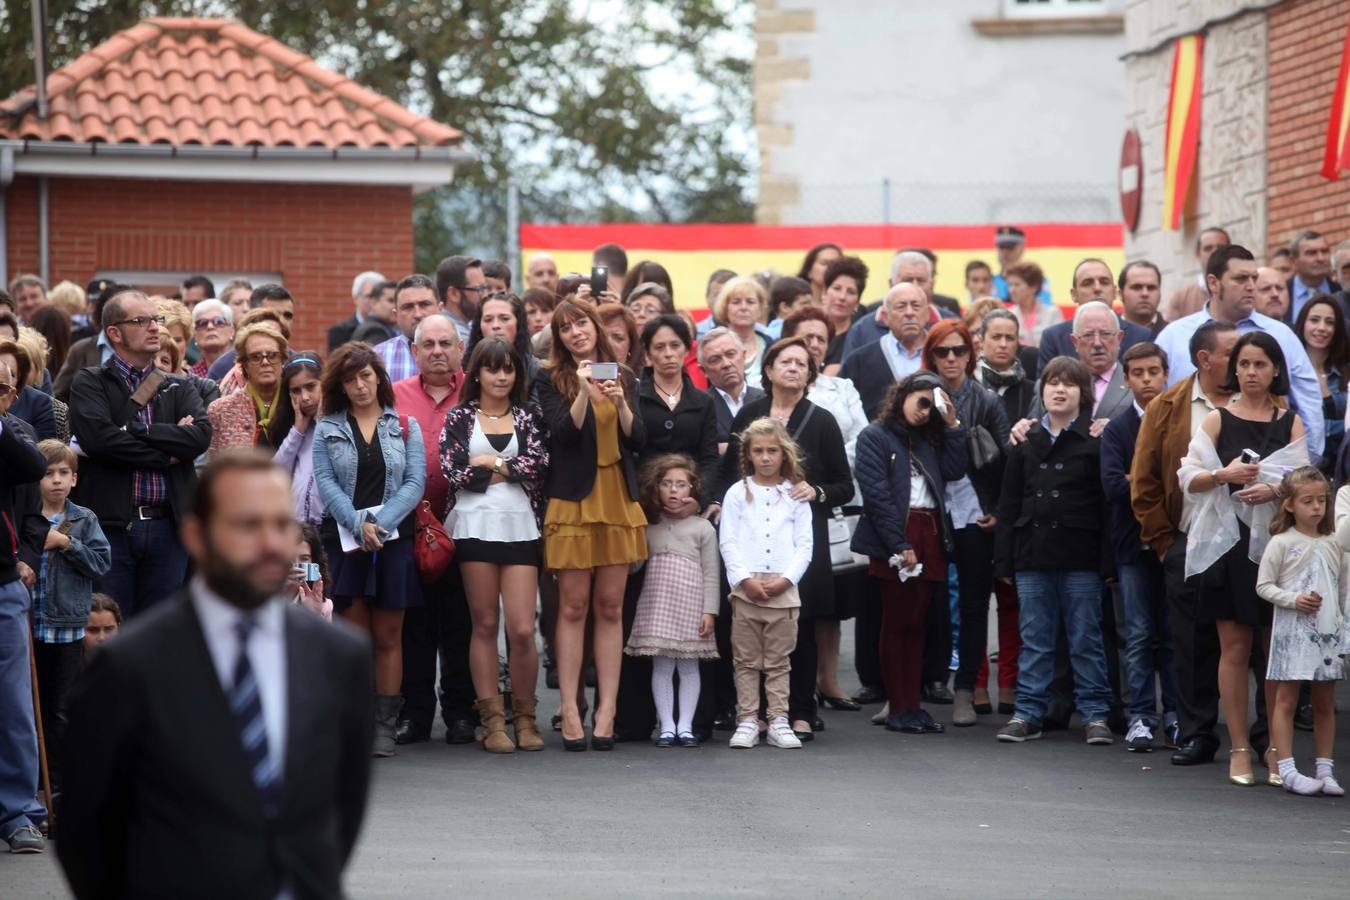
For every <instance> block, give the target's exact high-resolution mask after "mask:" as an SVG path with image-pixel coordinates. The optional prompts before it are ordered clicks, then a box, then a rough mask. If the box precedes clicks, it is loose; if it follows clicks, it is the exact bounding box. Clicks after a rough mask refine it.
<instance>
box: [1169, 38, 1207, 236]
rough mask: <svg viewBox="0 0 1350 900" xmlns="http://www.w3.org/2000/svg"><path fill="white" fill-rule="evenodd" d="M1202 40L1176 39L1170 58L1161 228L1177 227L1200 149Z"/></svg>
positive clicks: (1171, 228) (1179, 225)
mask: <svg viewBox="0 0 1350 900" xmlns="http://www.w3.org/2000/svg"><path fill="white" fill-rule="evenodd" d="M1204 42H1205V39H1204V38H1203V37H1202V36H1201V35H1198V34H1192V35H1188V36H1186V37H1183V38H1178V39H1177V44H1176V50H1175V51H1174V53H1173V56H1172V93H1171V97H1170V98H1169V99H1168V101H1167V143H1166V145H1165V148H1164V149H1165V152H1166V154H1167V156H1166V158H1165V159H1164V166H1163V203H1162V207H1163V228H1165V229H1169V230H1172V231H1175V230H1177V229H1178V228H1180V227H1181V218H1182V213H1183V211H1184V210H1185V208H1186V194H1187V192H1188V191H1189V190H1190V187H1191V175H1193V174H1194V173H1195V157H1196V153H1197V150H1198V149H1199V146H1200V73H1201V70H1202V69H1203V66H1204V59H1203V50H1204Z"/></svg>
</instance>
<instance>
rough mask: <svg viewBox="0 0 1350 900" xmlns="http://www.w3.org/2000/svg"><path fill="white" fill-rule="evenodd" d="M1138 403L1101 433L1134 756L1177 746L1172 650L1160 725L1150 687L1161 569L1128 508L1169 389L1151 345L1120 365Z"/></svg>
mask: <svg viewBox="0 0 1350 900" xmlns="http://www.w3.org/2000/svg"><path fill="white" fill-rule="evenodd" d="M1120 367H1121V368H1122V369H1124V370H1125V383H1126V385H1127V386H1128V387H1129V389H1130V393H1131V395H1132V397H1133V402H1132V403H1131V404H1130V407H1129V408H1128V409H1126V410H1124V411H1123V412H1121V413H1119V414H1118V415H1116V416H1114V417H1113V418H1112V419H1111V422H1110V424H1109V425H1107V426H1106V430H1105V431H1104V432H1102V489H1103V490H1104V491H1105V493H1106V502H1107V508H1108V526H1109V531H1110V541H1111V547H1112V549H1113V550H1114V551H1115V560H1116V579H1117V582H1118V584H1119V585H1120V590H1119V591H1117V592H1114V593H1115V597H1116V598H1117V599H1118V601H1119V606H1118V607H1117V608H1116V610H1115V613H1116V621H1117V622H1118V623H1120V626H1121V629H1122V630H1123V631H1124V632H1125V636H1124V637H1125V640H1124V647H1123V651H1124V666H1125V684H1124V685H1122V693H1123V694H1124V701H1125V705H1126V708H1127V711H1128V713H1129V716H1130V727H1129V731H1128V732H1127V733H1126V735H1125V748H1126V749H1127V750H1131V751H1134V752H1136V753H1147V752H1150V751H1152V750H1153V742H1154V737H1155V734H1156V732H1158V730H1159V727H1160V726H1161V727H1162V728H1164V729H1165V730H1166V732H1167V735H1166V737H1167V742H1168V743H1169V744H1171V745H1173V746H1175V744H1176V737H1177V727H1176V720H1177V714H1176V708H1177V706H1176V704H1177V699H1176V680H1175V677H1174V675H1173V672H1172V644H1171V641H1169V640H1166V639H1164V640H1162V641H1159V651H1158V660H1157V669H1158V672H1159V675H1160V679H1161V681H1162V711H1163V715H1162V717H1161V718H1159V716H1158V712H1157V705H1156V704H1157V701H1156V697H1157V689H1156V688H1155V686H1154V683H1153V671H1154V658H1153V645H1154V642H1155V641H1157V640H1158V638H1159V637H1160V636H1161V635H1165V634H1166V633H1167V629H1166V618H1165V616H1166V613H1165V610H1164V607H1163V597H1164V594H1163V567H1162V561H1161V560H1160V559H1158V557H1157V555H1156V554H1154V553H1152V552H1151V551H1150V550H1149V549H1148V548H1147V547H1145V546H1144V545H1143V544H1142V543H1141V542H1140V540H1139V521H1138V520H1137V519H1136V518H1135V517H1134V510H1133V509H1132V508H1131V506H1130V466H1131V465H1132V464H1133V463H1134V446H1135V442H1136V441H1137V440H1138V438H1139V423H1140V421H1141V420H1142V416H1143V411H1144V409H1145V408H1146V407H1147V406H1148V404H1149V401H1151V400H1152V399H1153V398H1154V397H1156V396H1158V394H1160V393H1162V391H1163V389H1165V388H1166V387H1167V354H1166V353H1164V352H1163V351H1162V350H1161V349H1160V348H1159V347H1158V345H1157V344H1154V343H1152V342H1149V343H1143V344H1135V345H1134V346H1133V347H1131V348H1130V349H1129V350H1126V351H1125V353H1124V355H1123V356H1122V357H1121V360H1120Z"/></svg>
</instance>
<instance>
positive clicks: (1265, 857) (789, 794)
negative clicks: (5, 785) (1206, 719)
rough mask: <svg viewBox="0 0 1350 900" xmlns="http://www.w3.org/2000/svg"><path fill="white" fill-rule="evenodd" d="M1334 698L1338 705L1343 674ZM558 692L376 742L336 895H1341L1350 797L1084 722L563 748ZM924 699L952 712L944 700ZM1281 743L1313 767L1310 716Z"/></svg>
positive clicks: (25, 866)
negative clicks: (491, 739)
mask: <svg viewBox="0 0 1350 900" xmlns="http://www.w3.org/2000/svg"><path fill="white" fill-rule="evenodd" d="M847 631H848V629H845V632H846V633H847ZM843 671H845V672H850V671H851V663H850V661H849V660H847V659H846V660H845V661H844V665H843ZM541 683H542V679H541ZM851 686H852V685H851V684H850V683H849V681H848V680H847V679H845V687H851ZM1338 699H1339V701H1340V702H1339V705H1340V707H1341V708H1342V709H1343V710H1344V709H1347V708H1350V688H1346V687H1344V686H1342V688H1341V690H1340V693H1339V697H1338ZM556 703H557V692H556V691H544V692H543V694H542V697H541V725H542V726H543V727H544V728H545V731H546V733H545V740H546V741H547V743H548V747H547V749H546V750H545V751H543V752H540V753H517V754H514V755H511V756H504V755H501V756H499V755H493V754H488V753H485V752H483V751H482V750H481V749H480V748H479V747H477V746H476V745H468V746H453V747H452V746H448V745H446V744H445V743H444V742H443V741H442V740H441V731H440V729H439V726H438V728H437V730H436V732H435V733H434V734H433V739H432V741H431V742H429V743H425V744H419V745H414V746H411V747H402V748H400V749H399V754H398V756H396V757H395V758H393V759H389V760H377V761H376V762H375V780H374V787H373V792H372V796H371V804H370V809H369V814H368V816H367V819H366V823H365V826H364V830H363V831H362V835H361V840H360V844H359V846H358V849H357V852H356V855H355V858H354V859H353V861H352V864H351V866H350V867H349V869H348V872H347V879H346V885H347V889H348V891H349V892H350V894H351V895H352V896H353V897H362V898H364V897H374V898H384V897H390V898H395V897H407V898H422V897H451V896H453V897H498V898H514V897H550V898H571V897H578V898H580V897H585V898H592V897H649V896H661V897H786V896H792V897H883V896H885V897H908V896H916V895H923V896H941V897H1066V898H1070V897H1084V896H1093V895H1097V896H1127V895H1128V896H1131V897H1140V896H1168V897H1188V898H1200V897H1225V898H1233V897H1262V898H1269V897H1298V898H1317V897H1328V898H1330V897H1335V898H1345V897H1347V896H1350V801H1347V800H1346V799H1332V798H1326V797H1316V798H1302V797H1295V796H1293V795H1291V794H1288V793H1286V792H1285V791H1283V790H1280V789H1278V788H1273V787H1268V786H1265V785H1259V786H1256V787H1247V788H1242V787H1234V786H1231V785H1229V784H1228V781H1227V778H1226V777H1225V776H1226V767H1225V766H1224V765H1222V764H1221V763H1216V764H1213V765H1207V766H1200V767H1195V768H1178V767H1174V766H1172V765H1170V764H1169V763H1168V754H1167V752H1166V751H1163V750H1159V751H1157V752H1154V753H1151V754H1137V753H1130V752H1127V751H1126V750H1125V749H1124V746H1123V744H1122V743H1120V742H1117V743H1116V744H1115V745H1113V746H1109V747H1089V746H1087V745H1086V744H1084V743H1083V736H1082V731H1081V729H1077V728H1075V729H1073V730H1070V731H1067V732H1055V733H1050V734H1047V735H1046V737H1045V738H1044V739H1043V740H1041V741H1038V742H1035V743H1028V744H1023V745H1005V744H999V743H997V742H996V741H995V740H994V732H995V730H996V729H997V728H998V726H999V725H1001V724H1002V721H1003V720H1002V717H1000V716H998V715H993V716H984V717H981V721H980V722H979V724H978V725H976V726H975V727H973V728H960V729H958V728H950V727H949V728H948V730H947V733H946V734H942V735H919V736H910V735H900V734H894V733H891V732H888V731H886V730H885V729H883V728H880V727H877V726H873V725H871V724H870V723H869V718H870V713H871V712H874V711H875V710H876V707H870V708H868V709H867V710H866V711H864V712H831V711H828V710H827V711H825V712H824V713H823V715H824V717H825V721H826V724H827V730H826V731H825V732H824V733H823V734H820V735H818V736H817V739H816V740H815V741H814V742H812V743H809V744H807V745H806V746H805V748H804V749H802V750H778V749H774V748H770V747H768V746H766V745H763V744H761V745H760V746H759V747H757V748H756V749H754V750H751V751H743V750H742V751H733V750H730V749H729V748H728V747H727V746H726V739H727V738H728V737H729V735H728V734H726V733H723V732H717V733H715V740H714V741H713V742H711V743H708V744H706V745H704V746H703V747H701V748H699V749H697V750H691V749H680V748H674V749H668V750H658V749H656V748H655V747H652V746H651V745H649V744H631V743H629V744H619V745H618V746H617V747H616V749H615V750H614V751H613V752H610V753H597V752H594V751H588V752H585V753H565V752H563V751H562V749H561V738H560V736H559V735H558V734H557V733H556V732H549V731H547V722H548V716H549V715H551V713H552V712H553V711H554V710H555V708H556ZM930 710H931V711H932V712H933V713H934V715H935V716H936V717H937V718H938V719H939V720H940V721H943V722H944V723H946V724H948V725H949V724H950V710H951V707H949V706H937V707H930ZM1347 719H1350V716H1346V715H1343V716H1342V717H1341V719H1340V721H1339V725H1338V744H1339V747H1340V748H1341V754H1342V757H1343V759H1345V760H1346V762H1345V764H1344V768H1343V770H1342V773H1341V774H1342V781H1343V782H1344V783H1345V784H1347V785H1350V750H1347V749H1346V748H1350V722H1348V721H1347ZM1221 753H1222V751H1221ZM1296 753H1297V756H1298V757H1299V760H1300V763H1301V765H1302V766H1303V768H1304V771H1305V772H1306V771H1308V768H1309V767H1310V766H1311V757H1312V755H1313V753H1312V742H1311V735H1310V734H1306V733H1303V732H1299V733H1298V738H1297V742H1296ZM1221 759H1226V754H1225V755H1223V756H1222V757H1221ZM1256 772H1257V774H1258V775H1262V774H1264V772H1265V770H1264V769H1263V768H1261V767H1260V766H1259V765H1258V766H1257V767H1256ZM65 896H68V894H67V892H66V889H65V886H64V882H63V880H62V878H61V875H60V872H59V869H58V867H57V864H56V858H55V853H54V852H52V851H50V850H49V852H48V853H47V854H46V855H45V856H42V857H33V856H25V857H20V856H11V855H8V854H3V853H0V898H4V900H11V898H45V897H65Z"/></svg>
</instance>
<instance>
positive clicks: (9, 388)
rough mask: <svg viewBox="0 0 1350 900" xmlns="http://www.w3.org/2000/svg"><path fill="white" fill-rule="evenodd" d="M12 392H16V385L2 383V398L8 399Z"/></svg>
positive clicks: (0, 389) (0, 393) (0, 392)
mask: <svg viewBox="0 0 1350 900" xmlns="http://www.w3.org/2000/svg"><path fill="white" fill-rule="evenodd" d="M12 390H14V385H12V384H6V383H5V382H3V381H0V397H8V396H9V392H10V391H12Z"/></svg>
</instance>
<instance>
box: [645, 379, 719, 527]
mask: <svg viewBox="0 0 1350 900" xmlns="http://www.w3.org/2000/svg"><path fill="white" fill-rule="evenodd" d="M680 377H681V379H683V381H684V390H682V391H681V392H680V402H679V403H677V404H675V408H674V409H671V408H670V407H669V406H667V405H666V401H665V400H662V399H661V397H660V395H659V394H657V393H656V386H655V384H654V383H653V382H652V370H651V367H650V366H649V367H648V368H646V369H643V370H642V378H641V380H640V381H639V382H638V415H640V416H641V417H642V424H643V425H644V426H645V427H646V429H647V443H646V444H645V445H644V446H643V448H642V452H641V453H639V454H638V462H639V463H645V462H646V461H647V460H649V459H652V458H654V457H657V456H660V455H661V454H662V453H687V454H689V455H690V456H692V457H693V458H694V462H695V463H697V464H698V471H699V475H700V476H701V477H702V478H705V479H706V478H711V477H713V476H714V474H715V473H716V472H717V464H718V463H719V462H720V461H721V455H720V454H719V453H718V452H717V413H716V412H714V411H713V401H712V398H711V397H709V396H708V395H707V394H705V393H703V392H702V391H700V390H699V389H698V388H696V387H694V383H693V382H692V381H690V380H689V376H688V375H687V374H685V373H684V372H681V373H680ZM703 502H704V504H707V503H710V502H716V501H715V500H712V499H710V498H708V497H704V498H703Z"/></svg>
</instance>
